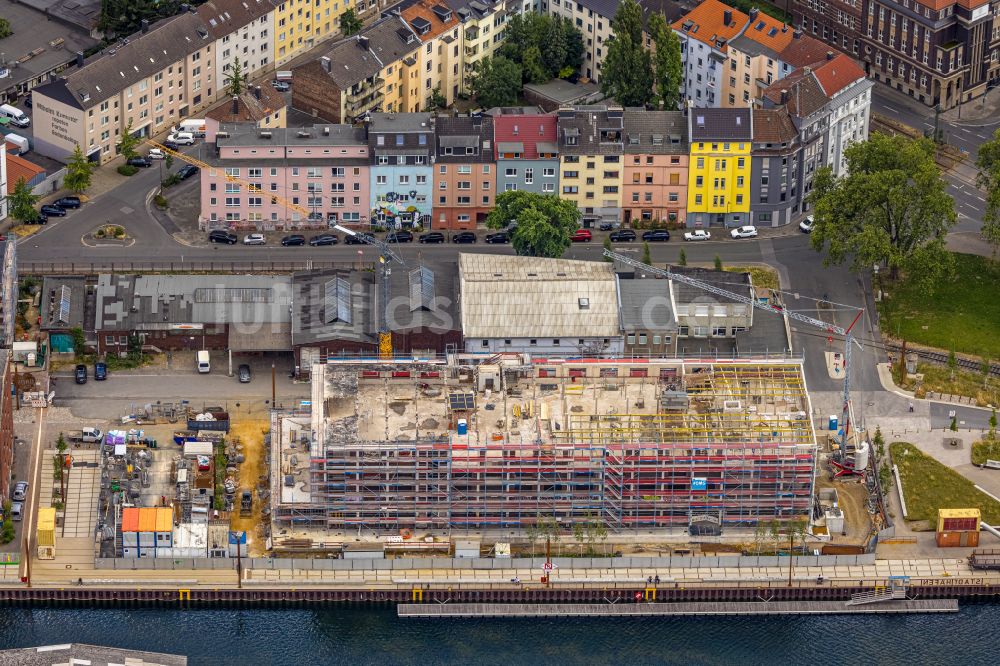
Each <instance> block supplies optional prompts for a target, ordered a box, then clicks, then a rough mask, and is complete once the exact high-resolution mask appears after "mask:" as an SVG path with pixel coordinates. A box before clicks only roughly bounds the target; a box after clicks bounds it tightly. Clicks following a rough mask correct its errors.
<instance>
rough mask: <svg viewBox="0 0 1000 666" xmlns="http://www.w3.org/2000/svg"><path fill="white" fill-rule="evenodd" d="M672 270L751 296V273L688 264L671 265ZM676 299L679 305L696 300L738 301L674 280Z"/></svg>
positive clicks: (701, 301)
mask: <svg viewBox="0 0 1000 666" xmlns="http://www.w3.org/2000/svg"><path fill="white" fill-rule="evenodd" d="M670 271H671V272H673V273H680V274H682V275H688V276H690V277H692V278H694V279H696V280H701V281H702V282H707V283H709V284H711V285H714V286H716V287H719V288H721V289H726V290H728V291H732V292H736V293H742V294H743V295H744V296H749V288H750V274H749V273H730V272H728V271H716V270H712V269H709V268H690V267H687V266H670ZM673 290H674V300H675V302H676V303H677V304H678V305H683V304H685V303H694V302H695V301H697V302H699V303H709V302H712V303H736V302H738V301H735V300H733V299H731V298H727V297H725V296H717V295H716V294H713V293H711V292H708V291H705V290H704V289H700V288H698V287H694V286H691V285H688V284H685V283H683V282H678V281H676V280H675V281H674V286H673Z"/></svg>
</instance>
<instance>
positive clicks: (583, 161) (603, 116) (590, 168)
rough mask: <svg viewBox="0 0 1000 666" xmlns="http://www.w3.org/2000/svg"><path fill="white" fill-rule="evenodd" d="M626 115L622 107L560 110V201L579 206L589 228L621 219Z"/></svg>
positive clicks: (584, 222)
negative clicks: (567, 201) (623, 119)
mask: <svg viewBox="0 0 1000 666" xmlns="http://www.w3.org/2000/svg"><path fill="white" fill-rule="evenodd" d="M623 115H624V111H623V110H622V108H621V107H604V106H583V107H575V108H569V109H559V112H558V118H559V133H558V136H559V169H560V173H559V186H560V188H561V194H560V198H562V199H567V200H569V201H572V202H574V203H575V204H576V205H577V207H578V208H579V209H580V212H581V213H582V214H583V218H582V224H583V226H585V227H591V226H597V225H598V224H600V223H602V222H605V223H615V222H618V221H619V219H620V218H621V207H622V178H623V175H622V166H623V165H622V162H623V159H622V158H623V157H624V152H625V146H624V128H623V125H622V117H623Z"/></svg>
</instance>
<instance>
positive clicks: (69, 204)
mask: <svg viewBox="0 0 1000 666" xmlns="http://www.w3.org/2000/svg"><path fill="white" fill-rule="evenodd" d="M53 205H55V206H59V207H60V208H63V209H65V208H79V207H80V197H63V198H61V199H56V200H55V201H54V202H53Z"/></svg>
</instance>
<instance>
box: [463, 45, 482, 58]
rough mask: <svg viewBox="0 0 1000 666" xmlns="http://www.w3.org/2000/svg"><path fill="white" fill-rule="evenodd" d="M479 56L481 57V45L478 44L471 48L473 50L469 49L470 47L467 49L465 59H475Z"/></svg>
mask: <svg viewBox="0 0 1000 666" xmlns="http://www.w3.org/2000/svg"><path fill="white" fill-rule="evenodd" d="M477 55H479V45H478V44H477V45H476V46H473V47H471V48H470V47H468V46H466V47H465V57H466V58H473V57H475V56H477Z"/></svg>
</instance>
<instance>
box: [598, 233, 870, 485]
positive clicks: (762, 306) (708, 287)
mask: <svg viewBox="0 0 1000 666" xmlns="http://www.w3.org/2000/svg"><path fill="white" fill-rule="evenodd" d="M604 256H605V257H608V258H609V259H613V260H614V261H620V262H621V263H623V264H627V265H629V266H632V267H633V268H638V269H640V270H642V271H645V272H647V273H651V274H653V275H658V276H660V277H664V278H667V279H668V280H676V281H677V282H681V283H683V284H687V285H690V286H692V287H695V288H697V289H702V290H704V291H707V292H709V293H712V294H715V295H716V296H724V297H725V298H729V299H732V300H734V301H738V302H740V303H745V304H746V305H749V306H750V307H754V308H757V309H758V310H763V311H765V312H770V313H772V314H776V315H787V316H788V317H790V318H792V319H794V320H796V321H800V322H802V323H804V324H809V325H810V326H814V327H816V328H820V329H822V330H823V331H825V332H826V333H828V334H831V333H835V334H837V335H842V336H844V394H843V413H842V415H841V423H842V424H843V429H842V430H841V432H840V451H839V453H838V457H839V458H840V463H841V464H840V465H838V467H839V468H840V469H841V470H842V471H843V473H853V468H851V467H848V466H847V465H846V460H845V458H844V456H845V454H846V452H847V437H848V434H849V430H850V426H851V424H850V409H849V406H850V402H851V344H852V343H854V344H856V345H858V348H859V349H860V348H861V345H860V343H858V342H857V341H856V340H855V339H854V338H853V337H852V335H851V330H852V329H853V328H854V325H855V324H857V323H858V321H859V320H860V319H861V315H862V314H864V308H858V314H857V316H856V317H854V320H853V321H851V324H850V326H848V327H847V328H843V327H841V326H837V325H836V324H830V323H827V322H825V321H823V320H822V319H817V318H815V317H810V316H808V315H804V314H802V313H800V312H792V311H790V310H786V309H784V308H782V307H779V306H777V305H771V304H770V303H764V302H761V301H758V300H757V299H755V298H751V297H750V296H746V295H744V294H738V293H736V292H732V291H729V290H728V289H722V288H721V287H717V286H715V285H714V284H710V283H708V282H705V281H703V280H699V279H697V278H693V277H691V276H689V275H683V274H681V273H674V272H671V271H670V270H669V267H668V269H667V270H663V269H661V268H655V267H653V266H650V265H649V264H644V263H642V262H641V261H637V260H635V259H633V258H631V257H627V256H625V255H623V254H619V253H617V252H613V251H611V250H604Z"/></svg>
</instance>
